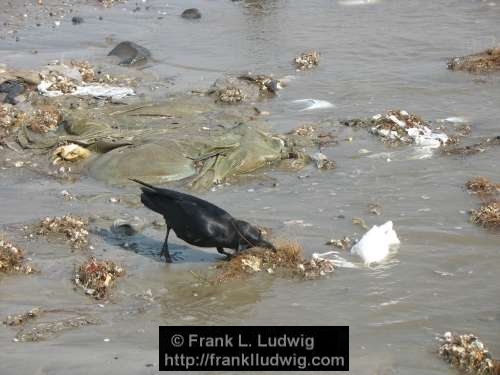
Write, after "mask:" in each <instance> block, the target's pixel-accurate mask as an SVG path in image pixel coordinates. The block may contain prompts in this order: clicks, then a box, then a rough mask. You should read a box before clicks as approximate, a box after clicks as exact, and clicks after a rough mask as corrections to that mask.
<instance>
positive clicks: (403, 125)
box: [370, 111, 449, 158]
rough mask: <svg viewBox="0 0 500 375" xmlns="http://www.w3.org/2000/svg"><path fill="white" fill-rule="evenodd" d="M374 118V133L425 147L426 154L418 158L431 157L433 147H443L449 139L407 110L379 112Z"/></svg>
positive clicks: (372, 130) (372, 129)
mask: <svg viewBox="0 0 500 375" xmlns="http://www.w3.org/2000/svg"><path fill="white" fill-rule="evenodd" d="M372 119H373V120H374V121H376V125H375V126H374V127H372V128H371V129H370V131H371V132H372V133H373V134H375V135H377V136H379V137H381V138H385V139H386V140H388V141H399V142H402V143H406V144H414V145H416V146H419V147H421V148H423V149H424V150H423V155H425V156H424V157H418V158H425V157H429V156H430V155H431V154H432V149H435V148H438V147H441V146H442V145H444V144H446V143H447V142H448V139H449V138H448V136H447V135H446V134H444V133H436V132H433V131H432V129H431V128H429V127H428V126H427V124H425V122H423V121H420V120H419V119H418V118H417V117H416V116H413V115H410V114H408V112H406V111H399V112H396V111H389V112H387V113H386V114H384V115H382V114H377V115H375V116H373V117H372Z"/></svg>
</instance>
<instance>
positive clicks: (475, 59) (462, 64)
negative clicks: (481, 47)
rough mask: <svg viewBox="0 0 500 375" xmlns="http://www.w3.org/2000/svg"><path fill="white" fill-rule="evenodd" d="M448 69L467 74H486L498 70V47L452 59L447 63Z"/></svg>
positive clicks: (499, 52) (499, 50)
mask: <svg viewBox="0 0 500 375" xmlns="http://www.w3.org/2000/svg"><path fill="white" fill-rule="evenodd" d="M448 69H450V70H462V71H466V72H469V73H486V72H492V71H498V70H500V47H497V48H490V49H487V50H486V51H483V52H480V53H475V54H473V55H467V56H462V57H454V58H452V59H451V60H450V61H448Z"/></svg>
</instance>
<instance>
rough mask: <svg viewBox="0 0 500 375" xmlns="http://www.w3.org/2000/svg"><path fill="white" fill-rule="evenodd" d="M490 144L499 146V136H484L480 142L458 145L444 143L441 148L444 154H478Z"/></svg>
mask: <svg viewBox="0 0 500 375" xmlns="http://www.w3.org/2000/svg"><path fill="white" fill-rule="evenodd" d="M491 146H500V136H496V137H492V138H486V139H483V140H481V141H480V142H477V143H474V144H471V145H466V146H458V145H448V144H447V145H446V146H445V147H443V148H442V152H443V154H445V155H462V156H468V155H474V154H479V153H481V152H485V151H487V150H488V149H489V148H490V147H491Z"/></svg>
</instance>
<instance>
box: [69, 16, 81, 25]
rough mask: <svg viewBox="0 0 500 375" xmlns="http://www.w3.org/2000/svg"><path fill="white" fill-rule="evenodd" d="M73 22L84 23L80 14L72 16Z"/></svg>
mask: <svg viewBox="0 0 500 375" xmlns="http://www.w3.org/2000/svg"><path fill="white" fill-rule="evenodd" d="M71 22H72V23H73V25H78V24H80V23H83V18H82V17H80V16H75V17H73V18H71Z"/></svg>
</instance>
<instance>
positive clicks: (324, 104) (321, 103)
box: [293, 99, 334, 112]
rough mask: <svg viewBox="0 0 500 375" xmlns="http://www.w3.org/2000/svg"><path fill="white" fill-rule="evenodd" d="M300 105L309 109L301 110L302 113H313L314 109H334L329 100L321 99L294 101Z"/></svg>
mask: <svg viewBox="0 0 500 375" xmlns="http://www.w3.org/2000/svg"><path fill="white" fill-rule="evenodd" d="M293 102H294V103H298V104H306V105H307V107H305V108H303V109H301V110H300V111H301V112H302V111H311V110H313V109H324V108H332V107H334V105H333V104H332V103H330V102H329V101H327V100H319V99H297V100H294V101H293Z"/></svg>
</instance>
